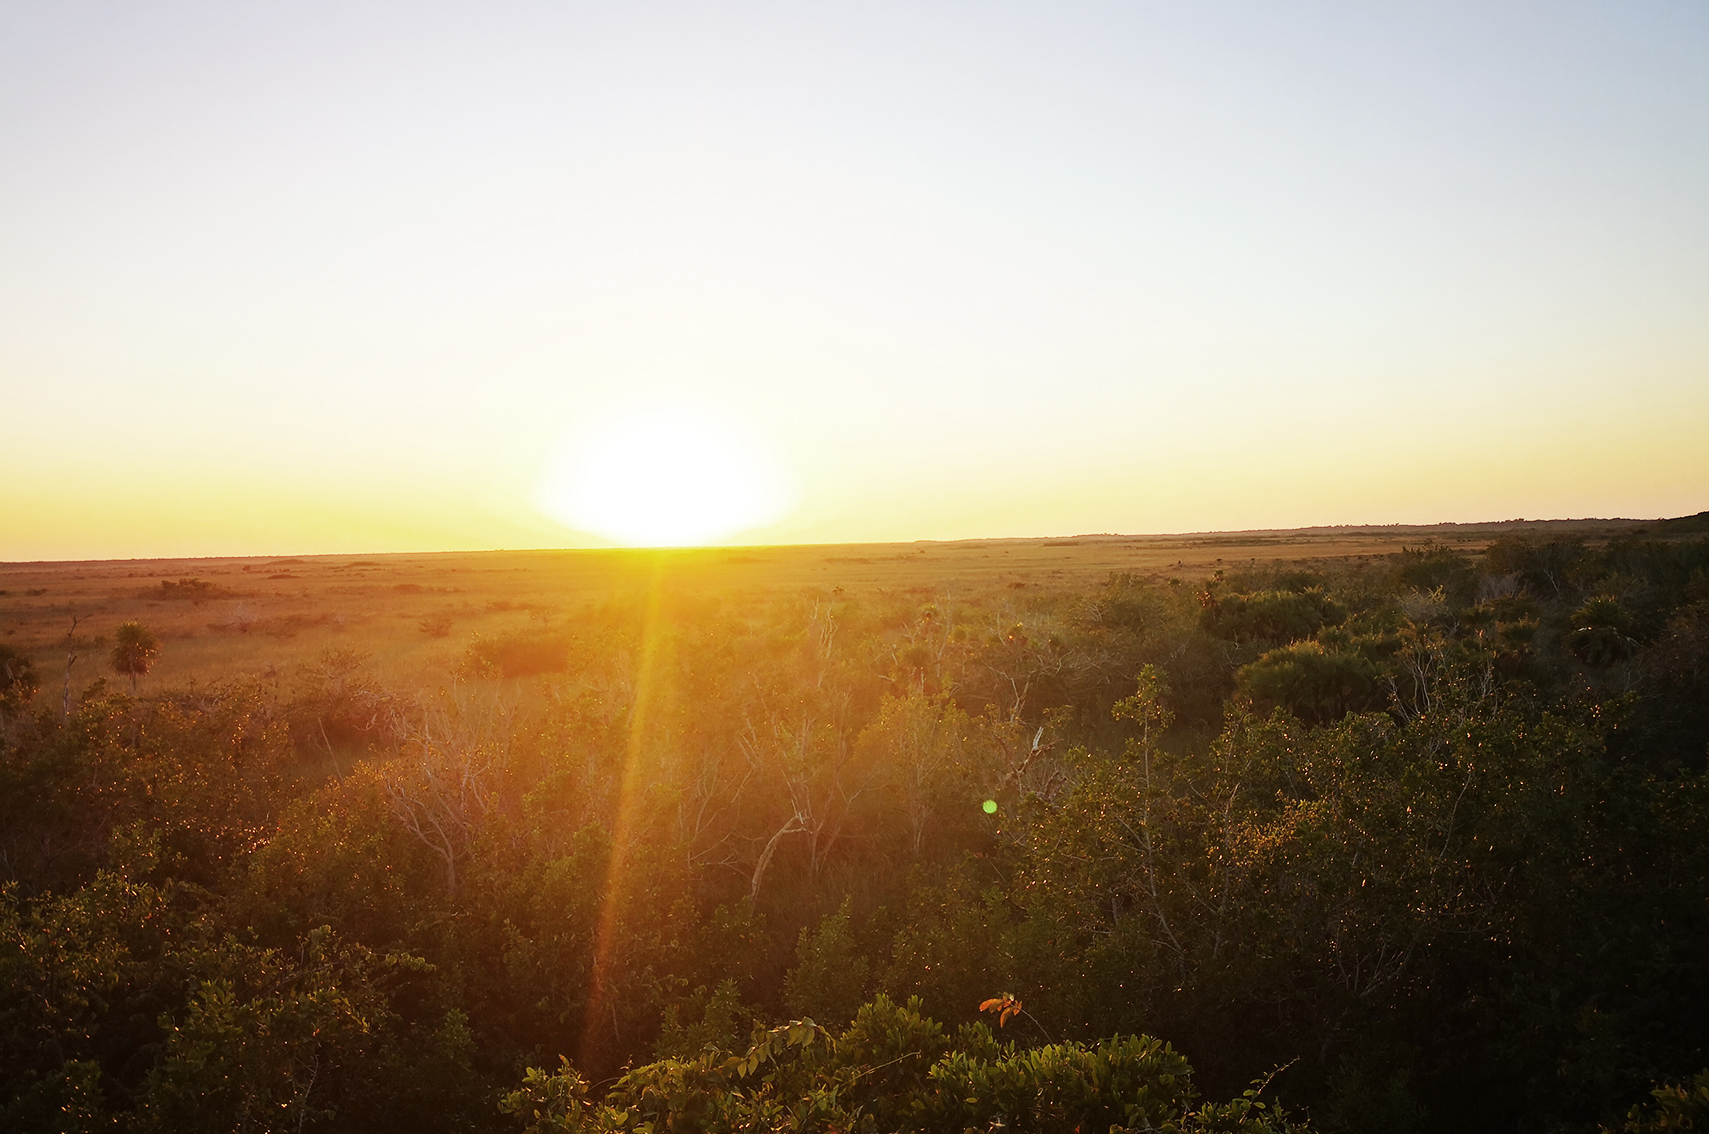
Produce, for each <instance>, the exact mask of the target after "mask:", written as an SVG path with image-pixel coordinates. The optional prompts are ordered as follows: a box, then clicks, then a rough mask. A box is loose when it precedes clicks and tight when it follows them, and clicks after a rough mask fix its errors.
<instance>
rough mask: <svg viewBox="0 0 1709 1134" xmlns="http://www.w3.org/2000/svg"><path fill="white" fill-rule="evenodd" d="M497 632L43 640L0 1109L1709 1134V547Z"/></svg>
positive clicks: (21, 715)
mask: <svg viewBox="0 0 1709 1134" xmlns="http://www.w3.org/2000/svg"><path fill="white" fill-rule="evenodd" d="M162 590H163V592H165V593H169V594H170V596H171V597H180V596H182V597H185V598H188V599H190V600H191V601H197V600H199V599H200V598H201V597H202V595H201V592H200V590H199V589H197V588H192V587H189V586H187V585H186V584H183V583H178V584H174V583H166V584H162ZM424 628H425V627H424ZM141 632H142V629H139V630H138V633H141ZM432 632H433V633H435V634H448V633H449V625H447V626H445V627H439V626H435V627H434V628H432ZM149 641H150V642H152V639H149ZM457 648H458V650H459V651H460V653H459V655H458V656H459V658H460V660H459V661H458V662H457V663H456V664H455V665H453V666H452V667H451V668H450V669H449V670H448V671H447V672H446V673H445V674H444V675H443V681H442V683H441V684H440V685H439V686H438V687H436V688H433V689H404V688H393V687H388V686H387V685H385V684H383V683H382V682H381V681H379V680H378V679H377V678H375V677H374V676H373V674H372V672H371V667H370V666H369V665H368V664H367V662H366V660H365V658H364V656H363V655H362V654H360V653H359V652H354V651H350V650H345V651H341V652H336V653H329V654H327V655H325V656H324V657H323V658H322V659H321V660H320V662H319V663H318V664H317V665H314V666H311V667H307V668H305V669H303V670H302V671H301V672H299V673H296V674H293V675H288V676H287V678H286V679H285V680H283V681H278V680H271V681H267V682H265V683H264V682H261V681H251V680H233V681H231V682H229V683H225V684H221V685H216V686H211V687H209V686H201V687H196V688H189V689H182V690H173V691H165V692H157V693H152V694H150V695H147V696H143V697H138V696H135V695H134V694H133V693H132V692H131V690H130V688H128V687H127V688H120V686H119V684H118V683H115V684H113V685H108V684H106V683H105V682H96V683H95V684H94V685H92V686H90V687H88V688H87V689H85V690H83V691H82V693H81V695H80V696H78V695H76V694H75V692H74V694H73V695H72V696H71V697H70V698H69V711H67V703H66V702H65V700H64V699H62V697H61V695H60V691H59V690H58V688H57V685H56V687H55V688H54V690H53V693H52V695H51V696H41V697H38V696H36V694H37V692H38V687H39V686H40V685H41V683H42V682H41V675H40V674H38V673H37V672H36V670H35V669H34V668H32V666H31V665H30V663H29V662H28V660H26V659H25V658H24V657H22V656H21V655H19V654H16V653H15V652H13V651H10V650H6V649H4V648H0V879H3V880H4V889H3V891H0V1129H4V1130H8V1131H38V1130H40V1131H48V1130H53V1131H70V1130H79V1131H81V1130H91V1131H92V1130H136V1131H142V1130H172V1131H200V1130H208V1131H215V1130H218V1131H230V1130H292V1131H306V1130H329V1131H330V1130H350V1131H386V1130H397V1131H411V1132H414V1131H437V1130H446V1131H450V1130H471V1131H473V1130H494V1131H500V1130H510V1131H523V1130H528V1131H581V1130H588V1131H618V1130H625V1131H634V1132H637V1134H662V1132H663V1131H666V1130H685V1131H687V1130H731V1131H734V1130H785V1129H789V1130H809V1131H851V1130H866V1131H872V1132H874V1134H882V1132H887V1131H904V1130H906V1131H944V1132H948V1134H960V1132H961V1131H964V1130H968V1129H977V1130H986V1129H997V1128H1003V1129H1012V1130H1031V1131H1062V1132H1064V1134H1066V1132H1068V1131H1090V1130H1097V1131H1099V1132H1100V1134H1101V1132H1102V1131H1105V1130H1110V1129H1123V1130H1171V1129H1173V1130H1181V1131H1191V1130H1202V1131H1211V1130H1236V1129H1239V1130H1247V1131H1265V1130H1270V1131H1282V1130H1305V1129H1312V1130H1317V1131H1324V1132H1336V1131H1394V1132H1405V1131H1512V1130H1520V1131H1595V1130H1597V1129H1599V1128H1606V1129H1609V1130H1632V1131H1640V1130H1662V1129H1691V1128H1694V1127H1691V1126H1689V1125H1686V1124H1688V1123H1691V1122H1695V1123H1697V1126H1696V1127H1695V1128H1698V1129H1703V1128H1709V1074H1705V1075H1701V1076H1698V1077H1697V1078H1696V1079H1695V1080H1694V1079H1693V1076H1694V1075H1697V1073H1699V1072H1703V1071H1704V1069H1705V1068H1709V1025H1706V1024H1705V1021H1709V540H1705V539H1696V538H1683V539H1672V540H1664V539H1655V538H1650V537H1647V536H1644V535H1642V534H1639V535H1633V536H1629V537H1625V538H1621V539H1616V540H1613V541H1611V542H1608V543H1606V544H1602V545H1589V544H1586V543H1583V542H1579V541H1576V540H1553V541H1544V540H1520V539H1506V540H1502V541H1498V542H1497V543H1495V544H1494V545H1492V546H1491V547H1490V548H1489V549H1488V551H1487V552H1486V553H1484V554H1483V555H1481V556H1479V557H1476V558H1471V557H1467V556H1464V555H1462V554H1460V553H1459V552H1457V551H1454V550H1451V549H1447V548H1443V547H1438V546H1424V547H1420V548H1415V549H1409V550H1406V551H1403V552H1401V553H1399V554H1397V555H1394V556H1391V557H1388V558H1385V559H1370V560H1360V561H1338V562H1334V563H1330V564H1328V565H1324V566H1317V567H1312V568H1309V569H1308V568H1274V569H1269V568H1266V569H1262V570H1260V569H1254V570H1251V571H1244V572H1242V571H1234V570H1230V571H1229V572H1228V573H1227V574H1226V575H1225V574H1224V573H1223V572H1221V571H1219V572H1216V574H1215V575H1214V576H1212V577H1209V578H1179V579H1169V578H1162V579H1153V578H1139V577H1130V576H1116V577H1112V578H1110V579H1109V580H1108V581H1107V582H1106V583H1105V584H1104V585H1102V586H1100V587H1098V588H1096V589H1094V590H1092V591H1090V592H1088V593H1056V592H1050V591H1048V590H1046V589H1044V588H1034V587H1029V588H1025V589H1014V588H1009V587H1007V586H1002V587H999V586H997V585H995V584H994V585H993V586H992V588H991V589H990V590H988V591H984V592H980V591H969V590H966V589H965V588H963V589H959V590H957V591H956V592H955V593H920V592H913V591H909V592H882V591H874V592H867V593H862V594H858V595H857V594H852V593H847V594H846V593H843V592H842V591H840V590H829V591H811V592H796V593H771V594H766V595H761V596H752V595H746V596H742V595H727V596H706V595H697V596H694V597H685V596H680V595H674V594H672V593H670V592H668V591H667V592H665V593H662V594H657V595H654V596H651V597H650V598H647V599H641V598H637V599H634V600H632V601H631V600H615V599H614V600H613V601H611V602H610V603H608V604H607V605H605V606H601V607H591V608H588V609H586V610H584V611H581V612H578V613H574V614H560V615H558V616H557V617H555V618H554V619H553V620H552V621H550V623H547V622H541V623H540V625H538V626H537V627H536V628H534V629H532V630H528V631H524V632H519V633H516V634H513V635H511V636H509V637H499V638H485V639H475V640H472V641H465V642H463V643H461V644H460V645H458V647H457ZM114 664H115V665H118V664H119V663H118V662H117V661H115V663H114ZM137 664H139V665H144V669H146V664H145V663H141V662H139V663H137ZM121 672H126V671H123V670H121ZM129 672H131V673H132V675H133V676H134V674H135V673H136V672H141V671H139V670H135V669H133V670H131V671H129ZM1153 1037H1155V1038H1153ZM1652 1091H1653V1092H1655V1094H1653V1095H1652Z"/></svg>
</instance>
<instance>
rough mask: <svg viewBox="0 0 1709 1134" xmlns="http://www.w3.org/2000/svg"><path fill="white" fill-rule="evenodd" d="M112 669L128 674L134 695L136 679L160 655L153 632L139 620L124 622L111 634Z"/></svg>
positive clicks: (145, 671)
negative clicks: (113, 642) (112, 642)
mask: <svg viewBox="0 0 1709 1134" xmlns="http://www.w3.org/2000/svg"><path fill="white" fill-rule="evenodd" d="M113 638H114V641H115V643H116V644H115V645H114V646H113V669H114V670H115V671H117V672H119V673H126V674H129V675H130V679H131V695H132V696H133V697H134V696H135V695H136V679H137V678H138V677H140V676H142V675H143V674H145V673H147V672H148V671H149V670H150V669H151V668H153V666H154V659H155V658H157V657H159V656H160V643H158V642H156V641H155V640H154V632H153V631H151V630H150V629H149V628H148V627H146V626H144V625H143V624H142V623H140V622H126V623H125V624H124V625H122V626H120V627H119V629H118V631H117V632H116V633H115V634H114V635H113Z"/></svg>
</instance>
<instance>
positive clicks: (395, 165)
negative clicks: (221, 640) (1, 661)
mask: <svg viewBox="0 0 1709 1134" xmlns="http://www.w3.org/2000/svg"><path fill="white" fill-rule="evenodd" d="M649 414H654V415H655V417H657V416H659V415H662V420H663V421H664V422H665V424H664V425H662V426H659V427H657V428H653V427H651V426H649V424H648V423H649V421H651V420H652V419H651V418H649V416H648V415H649ZM685 421H686V422H688V423H689V424H688V425H686V426H685V425H683V423H684V422H685ZM695 421H702V422H704V423H706V424H705V426H704V434H705V436H704V437H703V438H702V439H701V441H700V442H690V443H686V444H685V443H681V442H682V436H683V433H682V431H683V429H688V430H690V431H691V432H692V431H693V430H694V429H697V428H700V427H699V426H695V425H694V424H693V422H695ZM614 423H616V424H614ZM624 423H627V424H624ZM624 430H628V432H625V431H624ZM614 437H615V438H617V441H615V442H614V441H613V438H614ZM631 439H632V440H631ZM1706 439H1709V5H1705V4H1703V3H1701V2H1698V0H1655V2H1650V0H1619V2H1610V3H1588V4H1587V3H1573V2H1557V0H1551V2H1548V3H1534V4H1525V3H1493V4H1492V3H1443V2H1429V3H1417V4H1410V3H1403V2H1393V3H1384V4H1380V5H1374V4H1366V3H1311V2H1301V3H1291V4H1275V3H1273V2H1270V0H1252V2H1247V3H1222V2H1204V3H1191V4H1188V3H1180V4H1150V3H1138V2H1123V3H1109V4H1097V3H1074V2H1071V0H1066V2H1056V3H1050V4H1044V3H1035V4H1012V3H1001V2H993V0H969V2H965V3H885V2H882V0H862V2H860V3H848V4H842V3H835V2H822V3H814V4H799V3H774V4H765V3H754V4H750V3H677V4H668V3H649V2H646V0H637V2H632V3H623V4H577V3H567V2H562V0H558V2H551V3H545V2H542V3H509V2H505V0H489V2H483V3H480V4H475V3H469V4H446V3H432V2H426V0H416V2H411V3H397V4H376V3H365V2H361V0H340V2H338V3H318V2H314V0H293V2H291V3H243V4H232V3H226V2H219V3H206V4H199V3H148V2H135V3H125V4H113V3H83V2H78V0H54V2H51V3H28V2H20V0H0V485H3V486H4V487H3V488H0V560H26V559H66V558H129V557H155V556H187V555H271V554H286V553H291V554H304V553H312V552H355V551H367V552H383V551H403V550H452V549H475V548H499V547H512V548H520V547H547V546H600V545H603V544H605V543H608V542H611V541H614V540H615V541H626V540H635V539H643V540H644V539H645V536H644V534H643V535H642V536H637V535H634V534H633V533H632V532H631V531H630V530H629V529H623V530H618V529H619V528H621V525H618V528H613V527H612V526H611V525H609V524H605V525H603V526H602V522H601V521H599V520H598V519H597V518H590V517H592V513H591V512H590V511H589V510H588V509H587V508H583V509H581V511H577V510H576V508H575V507H574V506H571V505H569V504H563V502H564V501H572V500H575V499H581V498H583V497H586V496H587V495H588V494H589V493H590V492H593V491H595V489H594V488H592V487H590V485H603V484H614V483H619V482H625V478H628V480H635V479H636V478H637V477H639V476H640V474H641V472H643V471H645V470H652V473H655V474H657V475H652V476H651V480H650V481H649V483H651V484H653V486H654V487H653V489H652V490H651V491H653V492H654V495H653V496H651V497H646V496H643V497H638V498H636V500H635V502H634V503H633V505H632V506H631V505H630V504H628V503H624V502H623V501H625V500H627V499H628V498H624V497H620V498H618V499H619V502H618V504H617V505H616V506H615V507H616V508H617V510H618V511H622V510H623V509H625V508H631V507H632V509H633V510H646V509H651V508H658V507H661V506H663V505H662V504H661V503H660V501H661V499H662V497H660V496H659V495H658V494H659V493H663V494H665V495H666V496H669V495H670V494H671V493H673V492H675V491H676V490H677V489H678V488H680V489H681V492H680V493H678V497H677V499H678V503H679V504H680V503H681V501H683V500H696V499H706V500H710V499H712V498H714V497H717V496H719V495H720V494H723V495H728V494H730V493H740V492H742V491H746V490H745V489H743V488H742V487H741V485H742V484H745V483H747V482H746V481H743V480H742V477H744V476H749V474H750V473H751V472H752V470H753V469H759V468H763V469H764V470H768V471H766V472H765V473H764V475H765V476H766V477H770V478H771V480H770V482H768V484H767V485H766V487H765V488H764V490H763V491H762V492H760V496H761V497H763V501H764V507H761V506H760V504H759V503H758V502H757V501H758V500H759V497H756V499H755V500H753V501H746V502H745V503H743V502H738V503H743V506H742V507H734V508H732V509H728V511H729V513H730V515H731V516H735V517H738V518H737V519H733V520H731V521H730V523H739V524H741V525H746V526H744V527H741V528H740V530H730V531H712V532H711V534H706V533H705V532H698V530H697V534H696V535H695V536H694V537H693V538H695V539H697V540H698V539H722V540H725V541H727V542H737V543H771V542H845V541H889V540H914V539H954V538H967V537H988V536H1035V535H1065V534H1077V533H1086V532H1169V531H1205V530H1231V529H1250V528H1276V527H1293V526H1303V525H1313V524H1337V523H1352V524H1376V523H1437V522H1443V521H1481V520H1498V519H1507V518H1516V517H1528V518H1533V519H1536V518H1557V517H1569V516H1570V517H1585V516H1632V517H1656V516H1665V515H1681V514H1687V513H1693V512H1697V511H1701V510H1703V509H1705V508H1709V442H1706ZM720 447H722V448H723V449H724V450H728V453H727V454H726V455H727V456H728V457H729V460H728V461H727V462H726V463H731V464H732V467H737V466H739V468H737V471H736V472H732V473H730V474H729V476H730V477H734V478H735V479H733V480H731V479H729V477H726V478H725V479H722V480H721V479H719V475H720V474H719V473H718V470H717V468H715V467H712V468H710V469H709V466H708V465H707V464H706V462H711V465H712V466H716V465H717V464H718V461H719V460H720V458H719V456H718V454H719V452H720ZM597 452H606V453H611V452H616V453H618V454H619V455H618V456H617V457H612V458H602V459H608V460H616V461H617V462H619V463H618V464H617V465H615V466H613V465H610V464H608V465H606V466H604V467H602V468H598V469H595V470H594V471H593V472H591V473H589V472H587V471H586V468H584V466H587V465H588V462H589V461H593V460H595V458H594V457H592V456H590V455H589V454H594V453H597ZM625 454H626V455H625ZM624 461H627V462H628V464H626V465H625V464H623V463H622V462H624ZM576 469H582V470H583V473H584V474H585V476H584V481H583V482H577V484H575V485H570V486H568V487H566V486H565V485H564V484H563V483H560V482H561V481H562V479H563V478H564V477H571V476H574V475H583V474H578V473H576V472H575V470H576ZM566 470H568V471H566ZM708 470H709V471H708ZM744 470H745V471H744ZM631 474H634V475H631ZM753 475H760V474H757V473H755V474H753ZM586 477H592V478H593V479H592V480H587V479H586ZM554 478H557V479H554ZM642 479H645V478H642ZM673 486H675V487H673ZM696 493H698V494H699V495H698V496H696V495H695V494H696ZM578 494H579V495H578ZM555 502H556V503H555ZM561 504H562V505H563V506H560V505H561ZM606 504H607V507H606V508H605V513H609V512H611V511H612V510H613V506H612V503H611V501H610V500H607V501H606ZM750 505H751V506H750ZM594 510H595V511H597V509H594ZM601 514H604V513H601ZM720 514H722V513H720ZM714 526H716V525H714ZM726 526H728V525H726ZM636 530H640V531H643V532H644V531H645V530H646V529H645V525H642V527H641V528H640V529H636ZM667 542H668V540H667Z"/></svg>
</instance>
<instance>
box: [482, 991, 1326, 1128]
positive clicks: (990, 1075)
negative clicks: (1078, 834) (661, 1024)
mask: <svg viewBox="0 0 1709 1134" xmlns="http://www.w3.org/2000/svg"><path fill="white" fill-rule="evenodd" d="M1192 1075H1193V1070H1192V1068H1191V1067H1190V1066H1189V1065H1188V1063H1187V1060H1186V1059H1185V1058H1184V1057H1183V1056H1182V1055H1180V1054H1179V1053H1178V1052H1176V1051H1175V1050H1174V1049H1173V1048H1172V1047H1170V1046H1169V1045H1168V1044H1166V1043H1163V1042H1162V1041H1160V1040H1156V1039H1153V1038H1151V1037H1150V1036H1115V1037H1112V1038H1110V1039H1108V1040H1100V1041H1097V1042H1095V1043H1090V1044H1082V1043H1072V1042H1070V1043H1058V1044H1049V1045H1047V1046H1044V1047H1038V1048H1032V1049H1017V1048H1016V1047H1015V1045H1014V1044H1012V1043H1008V1044H1005V1043H999V1042H998V1041H997V1039H996V1037H995V1036H993V1035H992V1033H991V1031H990V1029H988V1028H987V1027H985V1025H983V1024H971V1025H968V1026H965V1027H963V1028H961V1029H960V1030H959V1032H958V1034H957V1035H956V1038H955V1041H954V1042H953V1043H952V1042H951V1041H950V1040H949V1039H948V1038H947V1037H946V1036H945V1034H944V1029H943V1026H942V1025H940V1024H938V1023H937V1022H936V1021H934V1020H930V1019H927V1018H926V1017H924V1016H922V1015H921V1014H920V1002H919V1001H918V1000H911V1001H909V1002H908V1004H907V1005H906V1006H899V1005H897V1004H894V1003H893V1002H891V1001H890V1000H889V999H888V998H886V997H884V996H879V997H877V998H876V999H874V1000H873V1001H871V1002H870V1003H868V1004H865V1005H863V1006H862V1007H861V1009H860V1011H859V1012H858V1013H856V1015H855V1018H854V1020H853V1022H851V1023H850V1024H849V1026H848V1028H847V1029H846V1030H844V1032H843V1033H842V1035H840V1036H833V1035H832V1034H831V1033H830V1032H828V1031H826V1030H825V1029H824V1028H823V1027H821V1026H819V1025H818V1024H816V1023H814V1022H813V1021H812V1020H796V1021H794V1022H792V1023H788V1024H784V1025H781V1026H779V1027H775V1028H771V1029H765V1028H758V1029H755V1031H754V1034H753V1040H752V1042H751V1043H750V1044H749V1045H748V1048H747V1050H746V1051H745V1052H741V1053H736V1052H729V1051H724V1050H722V1049H720V1048H717V1047H715V1046H711V1045H708V1047H707V1048H706V1049H705V1050H704V1051H702V1052H701V1053H700V1054H699V1055H697V1056H694V1057H692V1058H686V1059H680V1058H673V1059H662V1060H659V1061H658V1062H656V1063H649V1064H647V1065H646V1066H644V1067H637V1068H635V1069H634V1070H632V1071H629V1072H628V1073H627V1074H625V1075H624V1076H623V1077H622V1078H621V1079H619V1080H618V1081H617V1083H616V1085H615V1086H613V1087H612V1088H611V1090H610V1091H609V1092H607V1093H606V1095H605V1097H604V1098H603V1099H598V1100H596V1099H590V1098H589V1097H588V1084H587V1082H586V1081H585V1080H584V1079H583V1078H582V1077H581V1076H580V1075H579V1074H577V1073H576V1071H575V1069H574V1068H572V1067H571V1066H570V1065H569V1063H568V1061H565V1062H564V1064H563V1065H562V1066H561V1067H560V1069H559V1070H558V1071H556V1072H552V1073H548V1072H546V1071H544V1070H542V1069H540V1068H538V1067H531V1068H529V1069H528V1073H527V1077H526V1078H525V1079H524V1080H523V1083H522V1086H521V1087H520V1088H519V1089H518V1090H515V1091H512V1092H511V1093H510V1094H508V1095H506V1096H505V1098H504V1100H503V1102H502V1103H501V1104H500V1105H501V1109H502V1110H503V1111H504V1112H505V1113H507V1114H512V1115H515V1116H516V1117H517V1118H519V1119H521V1120H522V1121H523V1122H524V1123H526V1124H527V1125H526V1129H527V1134H606V1132H616V1131H635V1132H637V1134H662V1132H663V1131H678V1130H681V1131H704V1132H706V1134H719V1132H722V1131H732V1132H733V1131H739V1130H795V1131H804V1132H805V1131H827V1132H829V1131H898V1132H901V1131H908V1132H916V1131H917V1132H919V1134H928V1132H938V1131H942V1132H944V1134H960V1132H961V1131H964V1130H970V1129H1002V1128H1014V1129H1020V1130H1028V1131H1036V1132H1038V1134H1055V1132H1058V1131H1060V1132H1062V1134H1068V1132H1070V1131H1088V1130H1100V1131H1102V1130H1108V1131H1112V1132H1114V1131H1127V1130H1154V1131H1178V1132H1180V1134H1188V1132H1191V1131H1205V1132H1209V1131H1222V1130H1234V1129H1237V1128H1238V1129H1240V1130H1244V1131H1251V1132H1252V1134H1269V1132H1276V1134H1279V1132H1282V1131H1302V1132H1304V1131H1307V1130H1309V1127H1307V1126H1305V1125H1302V1124H1298V1123H1295V1122H1293V1121H1291V1120H1290V1119H1289V1118H1288V1116H1287V1114H1286V1112H1284V1111H1283V1110H1282V1109H1281V1108H1279V1107H1272V1106H1271V1105H1270V1104H1268V1103H1266V1102H1263V1101H1260V1099H1259V1097H1258V1096H1259V1094H1260V1093H1261V1091H1262V1089H1263V1087H1264V1086H1265V1085H1266V1084H1267V1082H1268V1080H1264V1081H1262V1082H1260V1083H1257V1084H1255V1085H1254V1086H1253V1087H1252V1088H1251V1089H1249V1090H1247V1091H1246V1092H1245V1093H1243V1094H1242V1095H1241V1096H1240V1097H1239V1098H1237V1099H1234V1100H1232V1101H1231V1102H1227V1103H1221V1104H1218V1103H1202V1104H1198V1105H1195V1104H1197V1103H1198V1097H1197V1092H1196V1091H1195V1090H1194V1088H1193V1082H1192Z"/></svg>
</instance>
